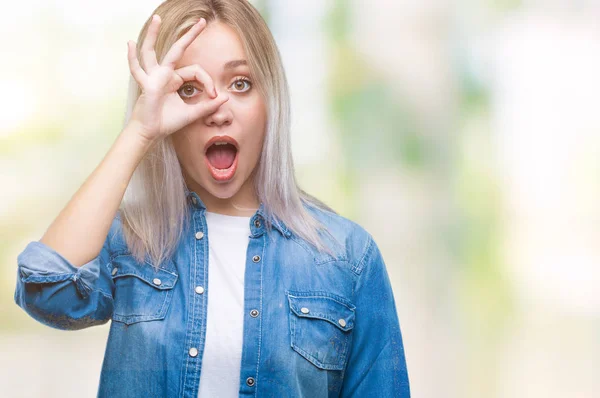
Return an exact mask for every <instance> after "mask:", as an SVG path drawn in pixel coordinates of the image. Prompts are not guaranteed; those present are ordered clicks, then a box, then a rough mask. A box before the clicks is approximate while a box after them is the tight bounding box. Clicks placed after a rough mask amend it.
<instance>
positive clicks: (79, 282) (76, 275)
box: [14, 221, 115, 330]
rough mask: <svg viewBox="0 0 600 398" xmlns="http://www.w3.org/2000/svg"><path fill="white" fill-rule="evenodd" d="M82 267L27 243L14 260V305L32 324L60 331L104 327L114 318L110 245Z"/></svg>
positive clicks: (51, 251) (36, 243) (104, 247)
mask: <svg viewBox="0 0 600 398" xmlns="http://www.w3.org/2000/svg"><path fill="white" fill-rule="evenodd" d="M114 225H115V223H114V221H113V226H112V227H111V230H110V232H109V234H108V236H107V238H106V240H105V242H104V245H103V246H102V250H101V251H100V254H98V256H96V257H95V258H94V259H92V260H91V261H89V262H88V263H86V264H84V265H82V266H81V267H76V266H74V265H73V264H71V263H70V262H69V261H68V260H67V259H65V258H64V257H63V256H62V255H60V254H59V253H58V252H56V251H55V250H54V249H52V248H51V247H49V246H47V245H46V244H44V243H42V242H40V241H32V242H30V243H29V244H28V245H27V246H26V247H25V249H24V250H23V251H22V252H21V253H20V254H19V255H18V257H17V263H18V265H17V285H16V289H15V294H14V300H15V303H16V304H17V305H18V306H19V307H21V308H22V309H23V310H25V312H26V313H27V314H29V315H30V316H31V317H32V318H34V319H35V320H37V321H39V322H41V323H43V324H45V325H48V326H50V327H53V328H56V329H62V330H78V329H84V328H87V327H90V326H95V325H101V324H104V323H106V322H107V321H108V320H109V319H110V318H111V317H112V314H113V292H114V283H113V280H112V276H111V274H110V270H109V266H110V250H109V241H110V237H111V235H112V233H113V229H114Z"/></svg>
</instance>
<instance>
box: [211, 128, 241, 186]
mask: <svg viewBox="0 0 600 398" xmlns="http://www.w3.org/2000/svg"><path fill="white" fill-rule="evenodd" d="M224 137H226V138H219V137H215V138H213V139H211V141H209V143H208V144H207V145H209V146H208V149H207V150H206V154H205V157H204V162H205V163H206V166H207V167H208V170H209V171H210V174H211V175H212V177H213V178H214V179H215V180H216V181H228V180H230V179H232V178H233V176H234V174H235V171H236V170H237V165H238V149H237V147H236V145H234V144H233V143H232V142H235V140H233V139H232V138H230V137H227V136H224ZM211 142H212V144H211Z"/></svg>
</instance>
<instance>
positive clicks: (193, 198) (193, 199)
mask: <svg viewBox="0 0 600 398" xmlns="http://www.w3.org/2000/svg"><path fill="white" fill-rule="evenodd" d="M192 202H193V203H194V204H196V203H198V201H197V200H196V197H195V196H192Z"/></svg>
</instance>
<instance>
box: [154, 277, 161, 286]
mask: <svg viewBox="0 0 600 398" xmlns="http://www.w3.org/2000/svg"><path fill="white" fill-rule="evenodd" d="M152 282H153V283H154V284H155V285H156V286H160V284H161V283H162V281H161V280H160V279H158V278H154V279H152Z"/></svg>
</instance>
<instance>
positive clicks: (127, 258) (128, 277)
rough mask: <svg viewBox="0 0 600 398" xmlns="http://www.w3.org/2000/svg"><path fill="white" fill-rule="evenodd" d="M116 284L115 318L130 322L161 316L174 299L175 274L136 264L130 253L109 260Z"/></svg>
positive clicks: (165, 312) (164, 314)
mask: <svg viewBox="0 0 600 398" xmlns="http://www.w3.org/2000/svg"><path fill="white" fill-rule="evenodd" d="M111 274H112V278H113V281H114V283H115V293H114V311H113V317H112V319H113V320H114V321H118V322H123V323H125V324H128V325H130V324H132V323H136V322H142V321H154V320H159V319H164V318H165V316H166V315H167V310H168V309H169V306H170V304H171V300H172V298H173V287H174V286H175V283H176V282H177V278H178V275H177V274H176V273H174V272H172V271H169V270H167V269H164V268H158V271H155V270H154V268H153V267H152V265H150V264H148V263H146V262H144V263H139V262H138V261H137V260H136V259H135V258H134V257H133V256H132V255H120V256H117V257H115V258H114V259H113V260H112V271H111Z"/></svg>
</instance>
